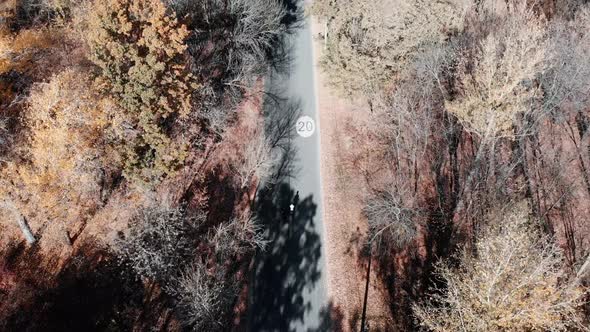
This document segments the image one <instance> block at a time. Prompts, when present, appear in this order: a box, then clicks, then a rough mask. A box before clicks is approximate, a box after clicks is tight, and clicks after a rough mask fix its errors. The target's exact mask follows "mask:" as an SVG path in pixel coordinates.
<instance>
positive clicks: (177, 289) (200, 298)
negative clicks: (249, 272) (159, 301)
mask: <svg viewBox="0 0 590 332" xmlns="http://www.w3.org/2000/svg"><path fill="white" fill-rule="evenodd" d="M167 292H168V293H170V294H171V295H173V296H175V297H176V298H177V300H178V309H179V311H180V314H181V317H182V320H183V323H184V324H185V325H187V326H190V327H192V328H193V329H194V330H195V331H223V330H224V328H225V327H226V326H227V322H226V314H227V312H228V310H229V308H230V305H231V303H232V301H233V299H234V298H235V296H236V294H237V289H236V285H235V283H234V282H233V280H232V279H231V278H230V279H229V280H228V279H227V278H226V275H225V273H224V271H223V270H222V269H214V268H212V269H210V268H207V267H206V266H205V265H204V264H202V263H195V264H193V265H191V266H189V267H188V268H187V269H186V270H185V271H183V272H182V273H181V274H180V276H179V277H177V278H175V281H174V282H173V283H172V284H171V286H169V287H167Z"/></svg>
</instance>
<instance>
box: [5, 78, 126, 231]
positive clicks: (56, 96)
mask: <svg viewBox="0 0 590 332" xmlns="http://www.w3.org/2000/svg"><path fill="white" fill-rule="evenodd" d="M107 108H108V105H107V102H106V101H103V100H100V99H99V98H98V97H97V94H96V93H92V88H91V83H90V82H88V80H86V79H85V78H84V76H83V75H82V74H80V73H77V72H75V71H73V70H68V71H65V72H63V73H61V74H59V75H56V76H54V77H53V78H52V79H51V80H50V81H49V82H48V83H42V84H37V85H35V86H34V88H33V90H32V92H31V95H30V97H29V98H28V110H27V111H28V112H27V116H26V118H25V123H26V124H27V127H28V129H29V131H30V136H29V138H28V142H27V144H26V146H25V149H24V151H25V153H24V157H25V158H26V159H27V160H25V161H23V162H20V163H16V162H10V163H8V166H7V167H6V168H5V169H3V174H2V176H1V181H2V193H1V196H2V197H0V198H1V199H2V200H6V201H11V202H15V205H16V206H18V209H19V210H20V212H21V213H22V214H23V215H25V216H27V217H32V216H35V217H36V218H37V219H38V220H42V222H44V221H45V220H48V221H50V222H54V221H59V222H62V223H64V224H67V223H69V222H73V221H77V220H80V219H84V218H85V217H86V215H87V214H88V213H90V212H91V211H92V210H93V209H95V208H97V207H98V205H99V204H100V202H101V192H102V189H103V188H102V184H101V182H103V179H102V168H103V164H104V161H105V159H104V158H105V156H106V155H107V154H108V153H107V149H108V144H107V142H106V141H105V137H104V136H103V133H104V131H105V128H106V127H107V126H108V122H107V114H108V113H107V112H105V109H107ZM114 161H115V159H111V161H110V163H111V164H113V162H114ZM114 164H116V162H114Z"/></svg>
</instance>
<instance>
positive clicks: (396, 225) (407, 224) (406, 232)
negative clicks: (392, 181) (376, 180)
mask: <svg viewBox="0 0 590 332" xmlns="http://www.w3.org/2000/svg"><path fill="white" fill-rule="evenodd" d="M404 194H407V193H405V192H403V191H400V190H399V189H398V188H395V187H393V188H391V189H389V190H384V191H381V192H379V193H377V194H376V195H374V196H373V197H372V198H370V199H369V200H368V201H367V203H366V205H365V208H364V213H365V215H366V216H367V220H368V222H369V243H371V244H372V245H376V246H379V247H381V246H383V248H391V247H393V248H397V249H400V248H404V247H405V246H406V245H408V244H409V243H410V242H411V241H413V240H414V238H415V237H416V235H417V233H418V230H417V218H416V217H417V212H416V210H415V209H414V208H412V207H411V206H410V205H408V203H407V202H404V201H403V199H404V197H407V196H405V195H404Z"/></svg>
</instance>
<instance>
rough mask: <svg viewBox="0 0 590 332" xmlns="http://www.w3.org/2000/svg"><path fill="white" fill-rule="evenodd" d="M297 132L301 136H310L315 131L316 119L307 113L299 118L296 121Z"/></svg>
mask: <svg viewBox="0 0 590 332" xmlns="http://www.w3.org/2000/svg"><path fill="white" fill-rule="evenodd" d="M295 129H296V130H297V134H298V135H299V136H301V137H310V136H311V135H313V133H314V132H315V121H313V119H312V118H311V117H309V116H307V115H305V116H302V117H300V118H299V119H297V122H296V123H295Z"/></svg>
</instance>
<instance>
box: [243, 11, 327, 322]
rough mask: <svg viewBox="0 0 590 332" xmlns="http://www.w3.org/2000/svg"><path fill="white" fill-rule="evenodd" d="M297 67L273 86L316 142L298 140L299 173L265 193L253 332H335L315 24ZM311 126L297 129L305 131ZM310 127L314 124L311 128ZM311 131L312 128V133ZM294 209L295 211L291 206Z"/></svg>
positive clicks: (300, 42)
mask: <svg viewBox="0 0 590 332" xmlns="http://www.w3.org/2000/svg"><path fill="white" fill-rule="evenodd" d="M291 41H292V46H293V50H292V52H293V64H292V68H291V70H290V72H289V74H287V75H281V76H277V75H275V76H273V77H272V78H271V81H270V84H271V85H273V86H281V87H282V88H283V91H284V92H283V94H284V95H286V96H285V97H287V98H288V99H290V100H296V101H298V102H299V103H300V108H301V110H300V111H301V114H300V115H301V116H309V117H310V118H311V119H313V120H314V122H315V131H314V132H313V134H312V135H311V136H310V137H301V136H299V135H294V136H293V138H292V139H291V141H290V143H291V144H292V145H293V146H294V147H295V153H293V156H291V157H292V162H293V169H294V172H293V173H292V174H291V176H290V177H288V178H287V179H285V180H283V182H282V183H281V184H279V185H277V186H275V189H273V191H272V192H266V193H262V195H261V197H260V198H259V199H260V202H259V204H258V215H259V218H260V219H261V221H262V222H263V223H264V224H265V225H266V228H267V237H268V239H269V241H270V243H269V247H268V248H267V249H266V251H264V252H260V253H259V254H258V257H257V260H256V266H255V273H254V276H253V281H252V284H253V285H252V286H253V287H252V296H251V301H250V315H249V316H250V318H249V320H250V324H249V330H250V331H256V332H258V331H281V332H289V331H294V332H300V331H302V332H315V331H318V332H319V331H329V330H330V327H329V326H330V321H329V316H330V315H329V309H328V299H327V291H326V273H325V271H326V268H325V254H324V253H325V248H324V245H323V243H324V241H323V239H324V226H323V222H322V191H321V177H320V144H319V143H320V142H319V117H318V109H317V99H316V90H315V89H316V82H315V69H314V58H313V45H312V42H313V40H312V35H311V30H310V22H309V19H307V20H306V22H305V26H304V27H303V28H302V29H299V31H298V33H297V34H296V35H294V36H293V37H292V40H291ZM306 125H307V124H301V123H300V124H296V126H293V127H292V130H293V131H294V132H296V128H297V126H299V128H300V129H302V128H303V129H304V130H305V126H306ZM307 126H310V125H307ZM309 128H310V127H307V129H309ZM290 204H293V205H294V209H293V211H292V212H290V210H289V205H290Z"/></svg>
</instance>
